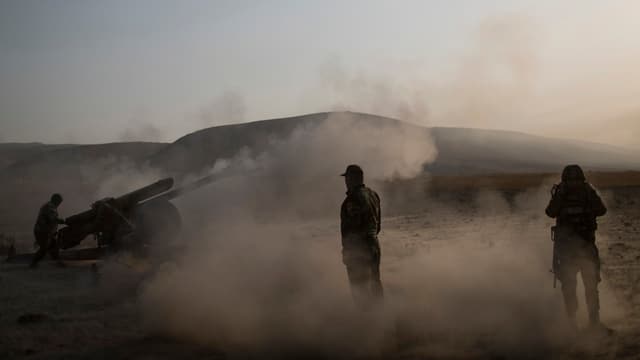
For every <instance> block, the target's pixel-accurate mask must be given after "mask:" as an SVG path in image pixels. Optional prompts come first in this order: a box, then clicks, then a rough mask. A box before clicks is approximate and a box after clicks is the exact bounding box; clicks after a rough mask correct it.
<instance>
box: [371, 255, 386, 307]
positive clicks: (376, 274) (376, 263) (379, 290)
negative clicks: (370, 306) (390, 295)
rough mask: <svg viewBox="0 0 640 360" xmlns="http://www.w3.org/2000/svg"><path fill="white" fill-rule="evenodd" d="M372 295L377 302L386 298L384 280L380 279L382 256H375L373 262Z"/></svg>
mask: <svg viewBox="0 0 640 360" xmlns="http://www.w3.org/2000/svg"><path fill="white" fill-rule="evenodd" d="M371 295H372V296H373V298H374V299H376V300H382V298H383V297H384V289H383V287H382V280H381V279H380V255H379V254H378V255H376V256H374V259H373V261H372V262H371Z"/></svg>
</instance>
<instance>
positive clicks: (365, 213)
mask: <svg viewBox="0 0 640 360" xmlns="http://www.w3.org/2000/svg"><path fill="white" fill-rule="evenodd" d="M342 176H344V178H345V184H346V186H347V197H346V199H345V200H344V202H343V203H342V207H341V209H340V230H341V234H342V261H343V263H344V264H345V266H346V267H347V275H348V277H349V283H350V284H351V294H352V296H353V299H354V302H355V303H356V305H357V306H358V307H360V308H362V309H370V308H371V307H372V305H374V304H379V303H381V301H382V298H383V290H382V282H381V280H380V244H379V243H378V233H379V232H380V198H379V197H378V194H376V192H375V191H373V190H371V189H369V188H368V187H366V186H365V185H364V175H363V172H362V169H361V168H360V167H359V166H358V165H349V166H348V167H347V170H346V171H345V173H344V174H342Z"/></svg>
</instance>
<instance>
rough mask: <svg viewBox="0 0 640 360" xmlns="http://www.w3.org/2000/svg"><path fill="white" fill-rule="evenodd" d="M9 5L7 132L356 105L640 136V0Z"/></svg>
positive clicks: (177, 125) (632, 141) (152, 133)
mask: <svg viewBox="0 0 640 360" xmlns="http://www.w3.org/2000/svg"><path fill="white" fill-rule="evenodd" d="M0 6H1V8H0V79H1V80H2V81H1V83H2V85H1V86H0V124H2V127H1V129H0V141H5V142H32V141H38V142H44V143H83V144H87V143H97V142H113V141H140V140H144V141H173V140H175V139H177V138H178V137H180V136H182V135H184V134H186V133H189V132H192V131H195V130H198V129H200V128H203V127H207V126H211V125H221V124H230V123H238V122H243V121H253V120H260V119H267V118H278V117H285V116H293V115H300V114H304V113H313V112H322V111H328V110H351V111H357V112H366V113H373V114H377V115H382V116H390V117H394V118H398V119H401V120H406V121H411V122H415V123H418V124H421V125H431V126H456V127H458V126H462V127H474V128H490V129H504V130H515V131H521V132H526V133H531V134H537V135H544V136H551V137H559V138H572V139H581V140H588V141H595V142H603V143H608V144H612V145H618V146H625V147H633V148H638V147H639V146H640V144H639V143H638V140H637V139H638V138H639V135H640V134H639V133H638V132H639V128H640V121H639V120H638V119H639V117H638V116H639V114H640V107H639V106H638V104H637V99H638V98H639V95H640V85H639V84H640V78H638V76H640V75H639V73H638V71H635V67H636V64H637V63H638V62H639V60H640V47H639V46H638V43H637V41H635V39H637V37H638V36H640V24H638V22H637V21H636V18H635V14H637V13H638V11H640V5H639V4H638V3H637V2H635V1H631V0H628V1H626V0H623V1H616V2H614V3H604V2H599V1H567V2H563V3H562V4H558V3H557V2H554V1H537V2H525V1H515V2H514V1H500V0H492V1H485V2H482V3H478V2H475V1H451V2H446V3H440V2H436V1H406V2H403V3H402V5H397V4H393V3H391V2H384V1H350V2H347V3H344V2H337V1H329V2H324V1H323V2H309V3H305V5H304V6H303V5H302V4H297V3H292V2H287V1H276V2H269V3H268V4H267V3H255V2H251V1H211V2H206V1H184V2H180V3H178V4H176V3H174V2H169V1H160V2H156V1H146V0H145V1H137V2H135V3H131V2H128V1H115V2H109V4H105V3H103V2H100V1H65V2H62V3H49V2H46V3H42V2H38V1H31V0H27V1H3V2H2V4H1V5H0ZM382 25H384V26H382Z"/></svg>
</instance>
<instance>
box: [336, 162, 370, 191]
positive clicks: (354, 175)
mask: <svg viewBox="0 0 640 360" xmlns="http://www.w3.org/2000/svg"><path fill="white" fill-rule="evenodd" d="M340 176H344V183H345V184H346V185H347V189H352V188H354V187H357V186H360V185H362V184H364V173H363V172H362V168H361V167H360V166H358V165H355V164H353V165H349V166H347V170H346V171H345V172H344V174H341V175H340Z"/></svg>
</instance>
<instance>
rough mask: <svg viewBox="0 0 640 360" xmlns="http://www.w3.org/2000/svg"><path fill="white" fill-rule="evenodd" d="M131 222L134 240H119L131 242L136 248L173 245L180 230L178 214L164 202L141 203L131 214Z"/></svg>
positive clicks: (168, 203) (170, 205)
mask: <svg viewBox="0 0 640 360" xmlns="http://www.w3.org/2000/svg"><path fill="white" fill-rule="evenodd" d="M131 222H132V223H133V224H134V226H135V230H134V232H133V234H128V235H127V236H132V237H133V238H134V239H126V240H125V239H121V240H124V242H125V243H130V242H131V241H133V242H134V243H135V244H137V245H138V246H145V245H148V246H154V247H155V246H160V247H161V246H163V245H171V244H172V243H174V242H175V241H176V240H177V239H178V236H179V235H180V231H181V228H182V219H181V217H180V212H179V211H178V209H177V208H176V207H175V205H173V204H172V203H171V202H169V201H166V200H158V201H150V202H147V203H143V204H141V205H139V206H137V207H136V208H134V209H133V211H132V212H131Z"/></svg>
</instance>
